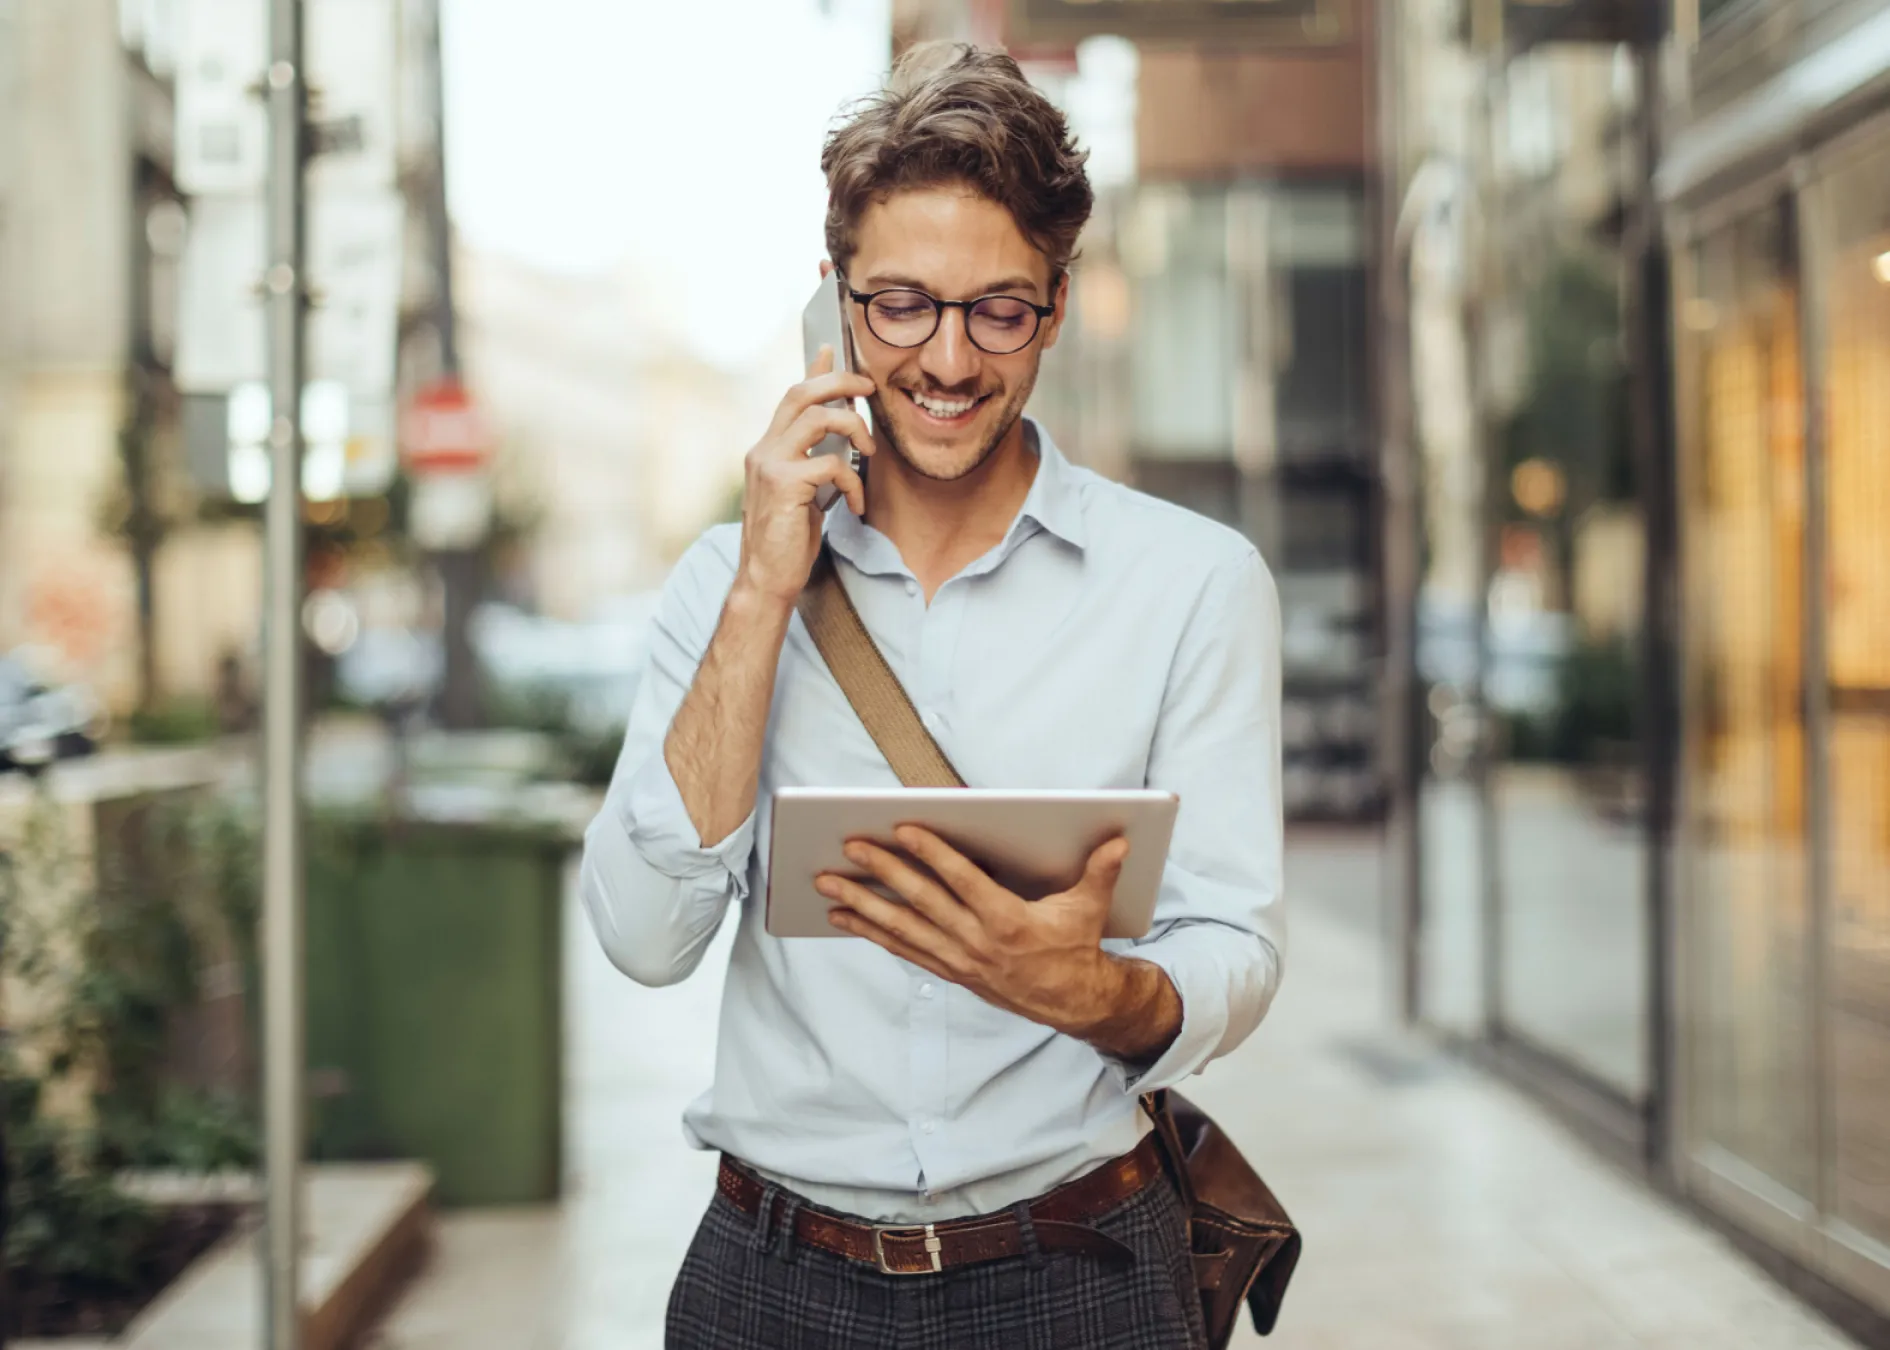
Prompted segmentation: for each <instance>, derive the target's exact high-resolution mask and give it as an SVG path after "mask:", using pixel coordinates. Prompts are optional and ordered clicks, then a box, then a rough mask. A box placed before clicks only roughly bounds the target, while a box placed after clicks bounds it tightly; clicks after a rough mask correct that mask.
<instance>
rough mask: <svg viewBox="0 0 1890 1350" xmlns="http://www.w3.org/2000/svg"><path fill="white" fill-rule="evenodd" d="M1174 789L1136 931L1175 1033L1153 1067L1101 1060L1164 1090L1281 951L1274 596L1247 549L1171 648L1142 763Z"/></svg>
mask: <svg viewBox="0 0 1890 1350" xmlns="http://www.w3.org/2000/svg"><path fill="white" fill-rule="evenodd" d="M1148 785H1149V786H1150V787H1152V788H1162V789H1165V790H1168V791H1171V792H1175V793H1177V794H1179V795H1180V797H1181V812H1180V815H1179V816H1178V817H1177V818H1176V821H1175V834H1174V840H1173V842H1172V844H1171V845H1170V847H1169V855H1168V866H1167V868H1166V870H1165V871H1164V873H1163V875H1162V891H1161V896H1160V899H1159V901H1158V903H1157V905H1156V910H1155V924H1154V926H1153V928H1152V929H1151V930H1150V932H1149V935H1148V936H1147V937H1146V938H1143V939H1141V940H1140V941H1138V942H1136V943H1135V944H1133V945H1132V946H1130V947H1128V948H1127V949H1126V950H1125V951H1124V952H1123V954H1124V955H1127V956H1132V957H1136V958H1139V959H1141V960H1144V961H1149V962H1151V963H1153V964H1154V965H1157V966H1159V967H1161V969H1162V970H1163V971H1165V972H1166V973H1167V975H1168V977H1169V979H1170V980H1171V981H1172V982H1173V983H1174V986H1175V990H1176V992H1177V993H1179V994H1180V996H1181V1009H1182V1019H1181V1030H1180V1033H1179V1034H1178V1035H1176V1037H1175V1039H1174V1041H1173V1042H1172V1043H1171V1044H1170V1045H1169V1047H1168V1048H1167V1049H1166V1050H1165V1051H1164V1052H1163V1053H1162V1054H1161V1056H1160V1057H1159V1058H1158V1059H1156V1060H1155V1061H1154V1062H1153V1063H1151V1064H1131V1063H1127V1062H1124V1061H1121V1060H1117V1059H1114V1058H1113V1057H1105V1058H1106V1059H1107V1060H1108V1062H1109V1064H1110V1067H1111V1068H1112V1070H1113V1071H1114V1072H1115V1074H1116V1075H1117V1077H1118V1079H1119V1081H1120V1082H1121V1084H1122V1086H1123V1088H1124V1090H1126V1091H1134V1092H1153V1091H1156V1090H1158V1089H1160V1088H1165V1087H1172V1086H1174V1085H1175V1084H1177V1083H1179V1082H1181V1081H1182V1080H1183V1079H1185V1078H1187V1077H1188V1076H1189V1075H1191V1074H1194V1073H1198V1072H1199V1071H1200V1070H1201V1069H1202V1068H1203V1067H1205V1066H1206V1065H1207V1064H1208V1063H1209V1062H1210V1061H1212V1060H1214V1059H1216V1058H1218V1057H1219V1056H1221V1055H1224V1054H1226V1053H1228V1052H1229V1051H1230V1050H1232V1049H1233V1048H1234V1047H1235V1046H1237V1045H1239V1044H1240V1043H1241V1042H1242V1041H1244V1040H1245V1039H1246V1038H1247V1037H1248V1036H1249V1035H1251V1034H1252V1033H1253V1030H1254V1028H1255V1027H1257V1026H1259V1025H1260V1021H1261V1019H1262V1018H1263V1017H1265V1016H1266V1011H1267V1008H1268V1006H1269V1005H1270V1004H1271V1003H1272V1002H1273V995H1274V993H1275V991H1276V990H1277V989H1278V988H1279V983H1280V975H1281V971H1282V962H1283V959H1284V956H1285V952H1286V914H1285V897H1284V895H1283V891H1282V884H1283V883H1282V853H1283V840H1282V813H1281V797H1280V602H1279V594H1278V591H1277V590H1276V588H1275V586H1274V583H1273V578H1272V576H1271V575H1270V574H1269V573H1268V571H1267V568H1266V565H1265V564H1264V563H1263V562H1262V561H1261V560H1260V557H1259V555H1258V554H1256V553H1254V552H1253V551H1252V550H1251V549H1248V550H1246V551H1244V552H1243V553H1242V554H1241V555H1240V556H1239V557H1238V558H1237V559H1234V560H1232V561H1230V562H1228V563H1226V564H1223V565H1222V566H1221V567H1219V568H1217V569H1216V570H1215V571H1214V572H1213V573H1212V574H1211V576H1210V577H1209V579H1208V581H1207V583H1206V584H1205V585H1204V587H1203V589H1202V591H1201V594H1200V595H1199V597H1198V599H1197V602H1196V604H1195V607H1194V610H1193V613H1192V614H1191V616H1190V618H1189V622H1188V627H1187V630H1186V632H1185V633H1184V635H1183V637H1182V640H1181V642H1180V644H1179V646H1178V648H1177V650H1176V652H1175V660H1174V665H1173V667H1172V669H1171V672H1170V675H1169V680H1168V686H1167V691H1166V694H1165V696H1164V700H1163V705H1162V714H1161V718H1160V721H1159V722H1158V724H1157V727H1156V732H1155V739H1154V744H1153V746H1152V747H1151V751H1150V756H1149V767H1148Z"/></svg>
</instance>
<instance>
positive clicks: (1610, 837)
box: [1485, 242, 1649, 1101]
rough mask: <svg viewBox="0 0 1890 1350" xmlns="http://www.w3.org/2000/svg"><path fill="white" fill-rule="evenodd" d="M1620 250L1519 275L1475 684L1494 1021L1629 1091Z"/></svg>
mask: <svg viewBox="0 0 1890 1350" xmlns="http://www.w3.org/2000/svg"><path fill="white" fill-rule="evenodd" d="M1620 269H1621V262H1620V259H1619V258H1618V256H1616V255H1614V254H1612V253H1609V252H1605V251H1602V250H1599V249H1594V248H1592V247H1590V246H1586V245H1582V244H1576V243H1572V242H1568V243H1564V244H1562V245H1561V247H1560V248H1559V249H1557V250H1556V251H1555V252H1554V253H1551V254H1549V255H1548V256H1546V257H1543V258H1541V259H1539V260H1538V261H1537V263H1536V265H1535V266H1534V267H1533V268H1531V269H1530V272H1529V273H1527V274H1526V289H1525V291H1524V294H1525V296H1526V302H1525V304H1524V307H1523V308H1524V313H1525V316H1526V317H1525V319H1524V322H1523V325H1522V328H1523V332H1524V334H1525V335H1526V339H1527V342H1528V357H1527V360H1528V371H1529V375H1528V379H1527V382H1526V392H1525V393H1524V395H1523V398H1522V401H1521V404H1520V406H1519V407H1518V408H1517V410H1516V412H1515V414H1514V416H1513V417H1512V418H1510V419H1509V422H1508V425H1507V426H1506V427H1505V429H1504V433H1505V434H1504V436H1503V443H1502V444H1501V445H1500V446H1499V447H1498V448H1497V460H1496V463H1495V465H1494V466H1493V467H1494V469H1495V471H1496V472H1497V473H1498V474H1499V475H1500V477H1499V479H1498V483H1497V485H1496V486H1497V488H1498V492H1497V494H1496V496H1497V499H1498V501H1499V503H1500V505H1499V506H1498V515H1497V526H1498V530H1499V544H1498V549H1497V559H1496V572H1495V575H1494V577H1493V578H1492V579H1491V582H1490V586H1489V594H1488V598H1487V604H1488V607H1489V630H1488V631H1489V653H1488V660H1489V662H1490V666H1489V673H1488V678H1487V681H1486V685H1485V688H1486V692H1487V696H1488V699H1489V703H1490V709H1491V713H1492V715H1493V716H1494V718H1495V719H1496V722H1497V726H1498V729H1499V736H1498V739H1497V745H1498V758H1497V762H1496V764H1495V765H1494V766H1493V768H1492V770H1491V774H1490V798H1491V800H1490V805H1489V809H1490V810H1491V811H1492V812H1493V813H1494V820H1495V827H1496V844H1497V846H1496V856H1495V862H1496V868H1497V878H1496V880H1497V885H1498V887H1499V900H1500V904H1501V907H1502V909H1501V928H1500V937H1501V941H1500V950H1499V953H1498V960H1499V962H1500V969H1501V981H1500V986H1499V988H1500V999H1501V1003H1500V1007H1499V1009H1498V1015H1499V1017H1500V1019H1501V1024H1502V1027H1503V1030H1504V1031H1505V1032H1507V1033H1509V1034H1511V1035H1514V1036H1519V1037H1521V1038H1522V1039H1524V1040H1526V1041H1527V1042H1529V1043H1530V1044H1532V1045H1534V1046H1535V1047H1537V1048H1539V1049H1542V1050H1546V1051H1548V1052H1550V1053H1551V1054H1554V1055H1555V1056H1557V1057H1558V1058H1559V1059H1561V1060H1563V1061H1564V1062H1566V1063H1568V1064H1570V1065H1573V1066H1574V1067H1575V1068H1577V1069H1578V1070H1580V1071H1582V1072H1583V1073H1585V1074H1587V1075H1588V1076H1590V1077H1591V1078H1593V1079H1596V1080H1599V1081H1600V1082H1601V1083H1602V1084H1604V1085H1605V1086H1606V1087H1607V1088H1608V1089H1610V1090H1611V1091H1612V1092H1614V1093H1617V1094H1619V1095H1620V1096H1621V1097H1623V1098H1625V1099H1627V1100H1630V1101H1638V1100H1640V1099H1641V1098H1642V1097H1643V1096H1644V1095H1645V1093H1646V1091H1647V996H1648V988H1649V966H1648V954H1647V953H1648V948H1647V933H1648V919H1647V889H1646V876H1647V837H1646V832H1645V826H1644V819H1645V813H1646V807H1647V800H1646V789H1645V773H1644V771H1643V756H1644V750H1643V747H1644V740H1643V736H1644V727H1643V726H1642V718H1641V716H1640V714H1639V712H1638V709H1639V707H1640V705H1641V703H1642V699H1641V674H1640V670H1641V666H1640V651H1641V645H1642V640H1643V631H1642V616H1641V606H1640V596H1641V578H1642V574H1643V570H1644V566H1645V556H1646V524H1645V521H1644V518H1643V515H1642V512H1641V508H1640V486H1639V483H1638V481H1637V477H1636V474H1635V471H1634V468H1633V462H1634V453H1633V449H1632V445H1631V441H1630V430H1629V426H1628V421H1627V417H1626V415H1625V414H1626V398H1627V384H1626V373H1625V369H1624V367H1623V365H1622V360H1621V351H1622V327H1621V325H1622V311H1621V282H1620Z"/></svg>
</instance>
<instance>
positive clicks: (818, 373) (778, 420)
mask: <svg viewBox="0 0 1890 1350" xmlns="http://www.w3.org/2000/svg"><path fill="white" fill-rule="evenodd" d="M820 350H821V353H822V354H821V356H820V357H819V358H818V359H817V360H816V361H815V362H814V365H813V366H811V367H809V368H808V375H807V378H806V379H805V380H802V381H801V382H800V383H799V384H797V385H795V386H794V387H793V388H792V389H790V390H788V391H787V395H786V397H784V398H783V399H782V400H781V405H780V407H778V408H776V409H775V413H774V425H773V427H772V430H773V431H774V432H775V433H776V434H777V435H778V434H779V433H781V432H782V431H785V430H786V429H787V427H788V426H790V425H791V424H792V423H793V421H794V419H795V418H797V417H799V416H800V415H801V414H802V413H804V412H806V411H807V410H808V409H809V408H813V407H817V406H819V405H820V404H823V403H832V402H838V401H839V400H841V399H850V398H869V397H871V396H872V394H873V393H874V391H875V390H877V389H878V388H879V386H878V385H876V384H874V383H873V381H872V380H870V379H868V378H867V377H866V376H864V375H856V374H853V373H852V372H850V371H844V370H839V371H837V370H835V369H834V368H833V352H832V350H831V349H829V348H826V347H822V348H821V349H820Z"/></svg>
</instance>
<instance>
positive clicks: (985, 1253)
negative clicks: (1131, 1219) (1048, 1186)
mask: <svg viewBox="0 0 1890 1350" xmlns="http://www.w3.org/2000/svg"><path fill="white" fill-rule="evenodd" d="M1161 1176H1162V1163H1161V1154H1160V1151H1159V1145H1158V1144H1157V1142H1156V1139H1155V1136H1154V1135H1152V1134H1151V1135H1148V1136H1146V1137H1145V1138H1144V1139H1143V1140H1142V1142H1141V1143H1140V1144H1138V1145H1137V1146H1136V1147H1135V1149H1134V1150H1133V1151H1131V1152H1129V1153H1125V1154H1123V1155H1122V1156H1121V1157H1120V1158H1117V1159H1116V1160H1115V1161H1114V1162H1108V1163H1104V1164H1103V1165H1102V1166H1101V1167H1098V1168H1097V1169H1096V1170H1095V1171H1093V1172H1088V1173H1085V1174H1084V1175H1083V1176H1080V1177H1078V1178H1077V1179H1076V1180H1075V1181H1071V1182H1068V1183H1066V1184H1064V1185H1062V1186H1059V1187H1057V1188H1056V1189H1055V1190H1054V1191H1051V1192H1049V1193H1048V1194H1046V1195H1043V1196H1040V1197H1038V1198H1037V1199H1035V1200H1032V1201H1031V1202H1030V1226H1031V1228H1032V1230H1033V1231H1034V1232H1035V1233H1036V1237H1037V1245H1038V1246H1039V1247H1041V1248H1042V1249H1044V1250H1046V1251H1073V1252H1086V1253H1088V1254H1090V1255H1093V1256H1100V1257H1103V1258H1105V1259H1109V1260H1118V1261H1133V1260H1134V1259H1135V1257H1134V1253H1133V1252H1131V1251H1130V1250H1129V1249H1128V1248H1127V1247H1125V1246H1123V1245H1122V1244H1121V1243H1120V1242H1117V1241H1116V1240H1115V1239H1114V1238H1112V1237H1110V1236H1109V1235H1108V1234H1107V1233H1103V1232H1100V1231H1099V1230H1097V1229H1094V1228H1091V1227H1089V1226H1088V1225H1089V1223H1090V1221H1091V1220H1093V1219H1099V1218H1101V1217H1102V1216H1103V1215H1104V1214H1107V1213H1108V1212H1109V1211H1110V1210H1112V1209H1114V1208H1115V1207H1116V1206H1118V1205H1120V1204H1121V1203H1122V1202H1123V1201H1125V1200H1128V1199H1129V1198H1131V1197H1132V1196H1135V1195H1139V1194H1140V1193H1141V1192H1142V1191H1143V1190H1145V1189H1147V1188H1148V1187H1149V1186H1150V1185H1152V1184H1153V1183H1154V1182H1155V1181H1157V1180H1158V1179H1159V1178H1160V1177H1161ZM716 1188H717V1189H718V1190H720V1191H721V1192H722V1194H723V1195H725V1196H727V1197H728V1198H729V1200H730V1201H732V1202H733V1203H734V1205H735V1207H736V1208H737V1209H739V1210H741V1211H742V1213H744V1214H756V1215H758V1214H760V1212H761V1198H762V1196H763V1194H764V1193H766V1191H767V1187H766V1184H765V1183H764V1182H762V1181H761V1179H760V1178H758V1177H756V1176H755V1175H754V1174H753V1173H752V1172H750V1171H748V1170H747V1169H746V1168H744V1167H743V1166H742V1165H741V1164H740V1163H738V1162H735V1161H734V1160H733V1159H731V1158H728V1157H726V1156H725V1157H724V1158H723V1159H722V1171H721V1175H720V1176H719V1177H718V1178H717V1180H716ZM770 1199H771V1201H772V1202H773V1207H783V1208H784V1207H785V1204H786V1198H785V1197H784V1196H783V1195H782V1194H781V1192H780V1191H778V1190H777V1191H775V1192H774V1193H773V1195H772V1196H770ZM775 1218H776V1214H775V1213H774V1212H772V1207H771V1212H770V1213H769V1215H768V1216H767V1219H768V1223H769V1225H770V1227H772V1225H773V1223H774V1221H775ZM794 1237H795V1240H796V1241H799V1242H805V1243H807V1244H808V1245H809V1246H813V1247H818V1248H820V1249H821V1250H822V1251H827V1252H833V1253H834V1254H835V1255H837V1256H844V1257H846V1258H847V1259H848V1260H850V1261H858V1262H860V1263H861V1264H862V1265H868V1266H873V1267H875V1268H877V1269H878V1270H879V1271H881V1272H882V1273H883V1274H887V1275H935V1274H939V1273H941V1272H943V1271H947V1270H954V1269H956V1268H958V1267H959V1266H971V1265H978V1264H980V1263H981V1262H985V1261H1001V1260H1003V1259H1005V1258H1006V1257H1012V1256H1022V1255H1023V1254H1024V1253H1025V1252H1026V1251H1028V1250H1029V1248H1028V1247H1027V1245H1026V1243H1025V1239H1024V1233H1023V1229H1022V1227H1021V1226H1020V1225H1019V1223H1018V1218H1017V1214H1016V1213H1015V1212H1014V1211H1010V1210H1006V1211H1004V1212H1002V1213H998V1214H982V1215H977V1216H975V1217H972V1218H968V1219H951V1220H948V1221H946V1222H944V1223H935V1224H930V1223H928V1224H891V1225H886V1226H876V1225H873V1224H864V1223H853V1222H850V1221H849V1220H846V1219H842V1218H838V1217H836V1216H835V1215H832V1214H827V1213H824V1212H821V1211H818V1210H813V1209H808V1208H806V1207H805V1206H802V1207H800V1208H797V1209H796V1210H795V1214H794Z"/></svg>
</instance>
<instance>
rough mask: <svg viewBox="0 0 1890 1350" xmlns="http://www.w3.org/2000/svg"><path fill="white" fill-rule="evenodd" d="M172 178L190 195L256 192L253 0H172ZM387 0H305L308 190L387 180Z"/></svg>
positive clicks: (391, 34) (391, 163)
mask: <svg viewBox="0 0 1890 1350" xmlns="http://www.w3.org/2000/svg"><path fill="white" fill-rule="evenodd" d="M180 3H181V5H182V13H181V15H180V16H179V21H178V42H177V94H176V98H177V183H178V186H179V187H181V188H183V189H184V191H186V192H188V193H191V194H193V195H196V196H204V195H207V194H213V193H234V194H255V193H260V192H261V191H262V185H263V171H264V167H265V164H266V161H267V144H266V142H267V129H268V120H267V117H266V114H265V110H264V107H263V101H262V99H261V97H260V96H259V93H258V86H259V84H260V82H261V80H262V76H263V69H264V67H265V66H267V65H268V60H267V55H268V52H267V41H266V38H267V34H266V32H265V26H264V17H265V14H264V6H263V5H262V4H261V3H259V0H180ZM399 8H401V7H400V6H399V5H397V4H394V3H392V0H308V6H307V18H306V20H305V22H306V24H307V27H308V60H309V72H310V108H309V122H310V134H311V137H312V139H313V141H314V146H313V148H314V149H315V150H316V151H318V152H319V153H318V154H317V155H316V156H315V158H314V159H312V160H311V161H310V163H309V168H308V182H309V188H310V191H311V192H312V193H315V194H319V193H321V192H322V191H324V190H326V189H350V190H360V189H364V188H388V189H391V188H392V187H393V186H394V183H395V152H396V143H395V137H396V134H397V131H398V125H397V124H398V120H399V119H398V114H397V111H396V89H395V84H396V79H395V72H396V52H397V47H398V42H397V37H396V32H397V30H396V24H397V16H396V13H395V11H396V10H397V9H399Z"/></svg>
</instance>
